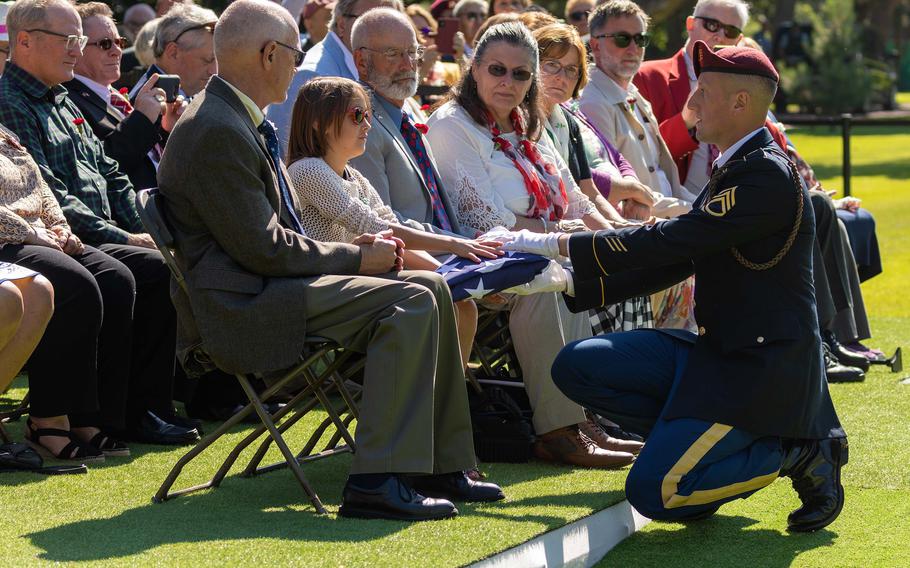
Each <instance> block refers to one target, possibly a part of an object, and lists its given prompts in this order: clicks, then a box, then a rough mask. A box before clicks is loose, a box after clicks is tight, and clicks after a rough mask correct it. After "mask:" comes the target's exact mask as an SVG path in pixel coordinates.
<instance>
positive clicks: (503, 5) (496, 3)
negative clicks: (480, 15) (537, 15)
mask: <svg viewBox="0 0 910 568" xmlns="http://www.w3.org/2000/svg"><path fill="white" fill-rule="evenodd" d="M530 4H531V2H530V0H493V15H497V14H507V13H509V12H524V10H525V8H527V7H528V6H529V5H530Z"/></svg>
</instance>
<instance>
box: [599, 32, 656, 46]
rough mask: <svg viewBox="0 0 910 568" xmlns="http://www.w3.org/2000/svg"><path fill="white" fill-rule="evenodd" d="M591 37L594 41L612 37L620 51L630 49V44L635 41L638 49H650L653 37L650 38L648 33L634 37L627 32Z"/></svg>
mask: <svg viewBox="0 0 910 568" xmlns="http://www.w3.org/2000/svg"><path fill="white" fill-rule="evenodd" d="M591 37H593V38H594V39H600V38H604V37H611V38H613V43H614V44H615V45H616V47H618V48H620V49H624V48H626V47H629V44H630V43H632V42H633V41H634V42H635V45H637V46H638V47H648V44H650V43H651V36H649V35H648V34H647V33H641V34H634V35H633V34H630V33H627V32H619V33H615V34H601V35H596V36H591Z"/></svg>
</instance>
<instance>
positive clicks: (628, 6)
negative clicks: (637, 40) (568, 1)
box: [588, 0, 651, 35]
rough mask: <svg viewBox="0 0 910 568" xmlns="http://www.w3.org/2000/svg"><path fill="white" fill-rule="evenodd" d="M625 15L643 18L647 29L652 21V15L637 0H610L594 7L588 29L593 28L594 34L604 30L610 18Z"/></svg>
mask: <svg viewBox="0 0 910 568" xmlns="http://www.w3.org/2000/svg"><path fill="white" fill-rule="evenodd" d="M623 16H633V17H634V16H637V17H639V18H641V21H642V23H644V25H645V29H648V25H649V24H650V23H651V18H650V16H648V14H647V13H646V12H645V11H644V10H642V9H641V6H639V5H638V4H636V3H635V2H632V1H631V0H610V1H609V2H604V3H603V4H600V5H599V6H597V7H596V8H594V10H593V11H592V12H591V15H590V16H588V29H589V30H591V34H592V35H593V34H594V33H596V32H599V31H600V30H602V29H603V27H604V26H605V25H607V20H609V19H610V18H621V17H623Z"/></svg>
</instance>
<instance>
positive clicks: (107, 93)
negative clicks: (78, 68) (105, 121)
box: [76, 73, 123, 117]
mask: <svg viewBox="0 0 910 568" xmlns="http://www.w3.org/2000/svg"><path fill="white" fill-rule="evenodd" d="M76 79H79V82H80V83H82V84H83V85H85V86H86V87H88V88H89V90H91V91H92V92H93V93H95V94H96V95H98V96H99V97H100V98H101V100H102V101H104V104H106V105H107V106H108V108H112V109H114V110H115V111H117V114H119V115H120V116H121V117H122V116H123V113H122V112H120V109H118V108H117V107H115V106H112V105H111V88H110V87H109V86H104V85H102V84H101V83H99V82H97V81H92V80H91V79H89V78H88V77H86V76H85V75H80V74H78V73H76Z"/></svg>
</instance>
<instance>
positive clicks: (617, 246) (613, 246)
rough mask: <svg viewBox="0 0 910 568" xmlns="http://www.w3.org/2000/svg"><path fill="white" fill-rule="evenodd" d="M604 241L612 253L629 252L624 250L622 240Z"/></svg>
mask: <svg viewBox="0 0 910 568" xmlns="http://www.w3.org/2000/svg"><path fill="white" fill-rule="evenodd" d="M604 241H605V242H606V243H607V246H608V247H610V250H611V251H613V252H629V249H627V248H626V245H624V244H623V243H622V240H621V239H620V238H619V237H606V238H604Z"/></svg>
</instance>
